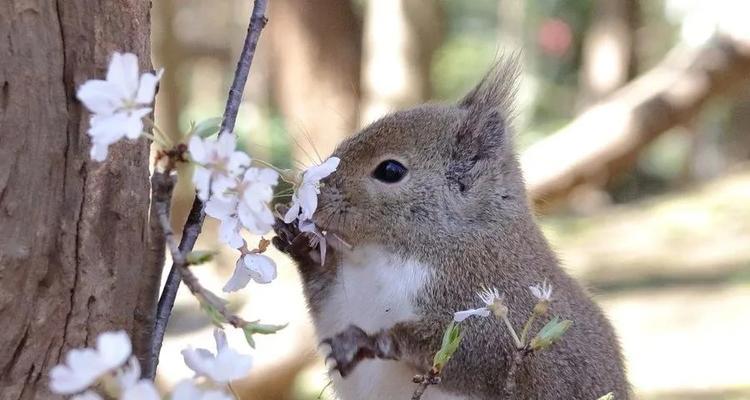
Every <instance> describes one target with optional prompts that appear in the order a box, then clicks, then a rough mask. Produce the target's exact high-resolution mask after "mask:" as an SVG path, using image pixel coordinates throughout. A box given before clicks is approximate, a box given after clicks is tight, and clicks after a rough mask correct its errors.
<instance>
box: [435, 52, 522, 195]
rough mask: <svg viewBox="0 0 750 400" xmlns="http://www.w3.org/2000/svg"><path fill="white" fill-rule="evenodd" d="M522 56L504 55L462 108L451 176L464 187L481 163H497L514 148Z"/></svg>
mask: <svg viewBox="0 0 750 400" xmlns="http://www.w3.org/2000/svg"><path fill="white" fill-rule="evenodd" d="M518 65H519V63H518V55H512V56H509V57H503V58H501V59H500V60H499V61H498V62H497V63H495V65H494V66H493V68H492V69H491V70H490V71H489V72H488V73H487V75H485V77H484V78H483V79H482V81H481V82H480V83H479V84H478V85H477V86H476V87H475V88H474V89H472V90H471V92H469V94H467V95H466V97H464V98H463V99H462V100H461V101H460V102H459V103H458V107H459V108H461V109H464V110H466V117H465V119H464V121H463V122H462V124H461V126H460V128H459V129H458V131H457V133H456V141H455V146H454V148H453V156H452V158H453V160H452V161H453V163H452V164H453V165H452V166H451V170H450V171H449V178H451V180H453V181H455V182H458V183H459V185H458V186H459V188H462V189H461V190H464V188H465V187H466V185H467V184H469V183H470V182H471V181H472V180H473V179H472V178H471V176H472V175H476V171H475V172H472V170H474V169H475V168H474V167H475V166H476V164H477V163H480V162H493V161H495V160H497V159H499V158H502V157H504V156H505V155H506V154H508V152H510V151H512V149H511V146H512V144H511V139H512V138H510V137H509V134H510V132H508V131H509V120H510V118H511V116H512V113H513V99H514V96H515V94H516V90H517V82H518V75H519V68H518Z"/></svg>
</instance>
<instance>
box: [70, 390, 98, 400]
mask: <svg viewBox="0 0 750 400" xmlns="http://www.w3.org/2000/svg"><path fill="white" fill-rule="evenodd" d="M70 400H102V396H99V394H98V393H96V392H92V391H91V390H87V391H85V392H83V393H81V394H77V395H75V396H73V397H71V398H70Z"/></svg>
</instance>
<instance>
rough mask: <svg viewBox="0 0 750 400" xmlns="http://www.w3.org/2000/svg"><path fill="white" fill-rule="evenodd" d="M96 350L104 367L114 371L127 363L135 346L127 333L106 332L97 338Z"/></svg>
mask: <svg viewBox="0 0 750 400" xmlns="http://www.w3.org/2000/svg"><path fill="white" fill-rule="evenodd" d="M96 350H97V352H98V353H99V356H100V357H101V360H102V362H103V363H104V365H106V366H107V367H108V368H109V369H113V368H116V367H119V366H121V365H122V364H124V363H125V361H126V360H127V359H128V357H130V354H131V353H132V351H133V346H132V344H131V343H130V338H129V337H128V334H127V333H125V331H117V332H104V333H102V334H101V335H99V337H97V338H96Z"/></svg>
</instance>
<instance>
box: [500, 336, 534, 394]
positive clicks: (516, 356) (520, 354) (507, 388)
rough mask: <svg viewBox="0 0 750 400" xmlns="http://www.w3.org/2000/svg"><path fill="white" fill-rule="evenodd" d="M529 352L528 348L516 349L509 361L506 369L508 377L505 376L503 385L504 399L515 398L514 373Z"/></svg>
mask: <svg viewBox="0 0 750 400" xmlns="http://www.w3.org/2000/svg"><path fill="white" fill-rule="evenodd" d="M531 352H532V350H531V349H530V348H529V347H528V346H526V347H523V348H517V349H515V351H514V352H513V358H512V359H511V361H510V366H509V367H508V375H506V376H505V384H504V385H503V398H504V399H514V398H516V396H515V393H516V373H517V372H518V367H520V366H521V363H522V362H523V360H524V358H526V356H527V355H529V354H530V353H531Z"/></svg>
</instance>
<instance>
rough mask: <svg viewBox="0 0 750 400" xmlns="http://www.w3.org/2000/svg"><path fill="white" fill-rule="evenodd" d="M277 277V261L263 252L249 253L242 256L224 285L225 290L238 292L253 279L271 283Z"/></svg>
mask: <svg viewBox="0 0 750 400" xmlns="http://www.w3.org/2000/svg"><path fill="white" fill-rule="evenodd" d="M274 279H276V263H275V262H274V261H273V260H272V259H271V258H269V257H267V256H264V255H263V254H256V253H248V254H243V255H242V256H240V258H239V260H237V264H236V266H235V268H234V273H233V274H232V277H231V278H229V281H228V282H227V283H226V285H224V288H223V289H222V290H224V291H225V292H236V291H237V290H240V289H242V288H244V287H245V286H247V284H248V283H250V281H251V280H253V281H255V282H258V283H263V284H265V283H271V281H273V280H274Z"/></svg>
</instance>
